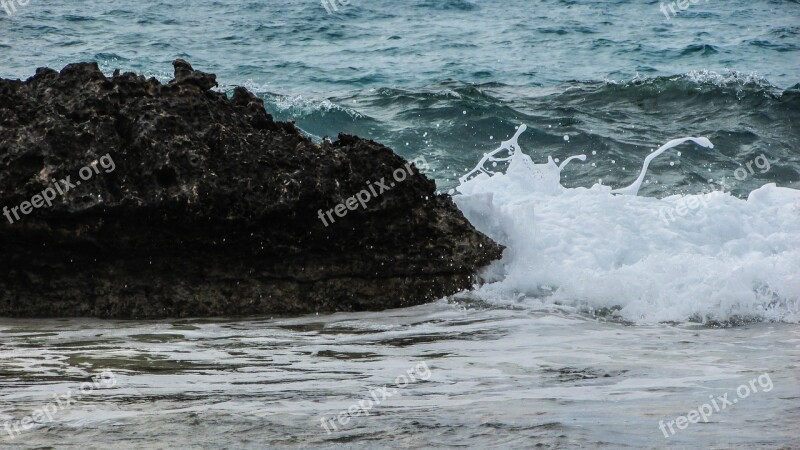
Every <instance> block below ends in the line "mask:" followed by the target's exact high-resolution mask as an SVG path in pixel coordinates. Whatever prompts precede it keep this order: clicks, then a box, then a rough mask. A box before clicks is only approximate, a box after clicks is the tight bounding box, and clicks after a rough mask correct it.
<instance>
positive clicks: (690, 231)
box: [453, 125, 800, 323]
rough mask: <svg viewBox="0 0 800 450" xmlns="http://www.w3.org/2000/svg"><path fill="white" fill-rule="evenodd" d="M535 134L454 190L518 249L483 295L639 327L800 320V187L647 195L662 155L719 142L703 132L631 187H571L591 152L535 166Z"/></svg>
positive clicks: (489, 277) (465, 207)
mask: <svg viewBox="0 0 800 450" xmlns="http://www.w3.org/2000/svg"><path fill="white" fill-rule="evenodd" d="M525 129H526V127H525V126H524V125H523V126H520V127H519V129H518V130H517V132H516V134H515V135H514V136H513V137H512V138H511V139H509V140H508V141H504V142H503V143H502V144H501V146H500V147H499V148H498V149H496V150H494V151H492V152H490V153H487V154H486V155H484V156H483V158H482V159H481V161H480V163H479V164H478V166H477V167H476V168H475V169H473V170H472V171H470V172H469V173H467V174H466V175H465V176H464V177H462V178H461V180H460V181H461V183H460V185H459V187H458V188H457V190H458V194H457V195H455V196H454V197H453V199H454V201H455V202H456V204H457V205H458V206H459V208H460V209H461V211H462V212H463V213H464V215H465V216H466V217H467V218H468V219H469V220H470V221H471V222H472V224H473V225H474V226H475V227H476V228H477V229H479V230H480V231H482V232H483V233H485V234H487V235H488V236H490V237H492V238H493V239H495V240H496V241H498V242H500V243H502V244H504V245H505V246H506V247H507V250H506V252H505V253H504V256H503V259H502V260H501V261H499V262H498V263H495V264H494V265H493V266H491V267H489V268H488V269H487V270H486V271H485V272H484V273H483V277H484V281H486V283H485V284H483V285H482V286H481V287H479V288H477V290H476V291H475V292H474V294H475V295H478V296H480V297H481V298H482V300H485V301H489V302H496V303H514V304H518V303H520V302H522V303H524V304H529V305H539V306H548V307H550V305H553V304H555V305H559V307H563V308H574V309H579V310H582V311H589V312H595V313H596V312H598V311H605V312H609V311H611V314H612V315H613V316H615V317H618V318H620V319H623V320H627V321H631V322H635V323H656V322H663V321H674V322H685V321H697V322H704V323H716V322H724V323H737V322H741V321H752V320H767V321H783V322H800V277H798V276H797V275H798V274H800V220H798V219H800V217H798V214H797V211H796V206H795V205H797V204H799V203H800V191H797V190H794V189H788V188H779V187H777V186H775V184H767V185H765V186H762V187H761V188H759V189H757V190H755V191H753V192H751V193H750V195H749V196H748V198H747V199H746V200H744V199H739V198H736V197H733V196H731V195H730V194H728V193H725V192H711V193H708V194H699V195H686V196H683V195H673V196H670V197H666V198H663V199H657V198H652V197H641V196H638V195H637V194H638V192H639V188H640V187H641V183H642V180H643V179H644V177H645V174H646V172H647V169H648V166H649V164H650V163H651V162H652V161H653V159H654V158H656V157H658V156H659V155H660V154H663V153H664V152H666V151H667V150H669V149H672V148H675V147H676V146H678V145H680V144H683V143H686V142H689V141H691V142H694V143H695V144H697V145H699V146H701V147H706V148H713V145H712V144H711V142H710V141H708V139H706V138H702V137H687V138H682V139H675V140H672V141H669V142H667V143H666V144H664V145H663V146H661V147H660V148H659V149H658V150H657V151H655V152H653V153H651V154H650V155H648V156H647V158H646V159H645V162H644V164H643V166H642V170H641V172H640V174H639V176H638V177H637V179H636V181H634V182H633V183H632V184H631V185H630V186H627V187H623V188H618V189H612V188H610V187H608V186H603V185H599V184H596V185H594V186H592V187H591V188H585V187H579V188H572V189H568V188H565V187H563V186H562V185H561V184H560V174H561V172H562V170H563V169H564V167H566V165H567V164H568V163H569V162H571V161H573V160H576V159H578V160H581V161H583V160H585V159H586V157H585V155H576V156H573V157H571V158H568V159H567V160H566V161H564V162H563V163H562V164H561V165H560V166H559V165H557V164H556V162H555V161H554V160H553V159H552V158H551V157H548V161H547V162H546V163H544V164H536V163H534V162H533V160H532V159H531V158H530V157H529V156H528V155H526V154H524V153H523V152H522V149H521V147H520V146H519V142H518V141H519V137H520V135H521V134H522V133H523V132H524V131H525ZM502 167H505V171H503V170H501V169H502ZM687 203H688V204H695V205H697V207H694V208H685V207H683V208H682V207H681V205H685V204H687ZM665 211H678V212H679V213H678V214H674V213H673V214H671V215H668V214H665Z"/></svg>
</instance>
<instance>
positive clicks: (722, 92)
mask: <svg viewBox="0 0 800 450" xmlns="http://www.w3.org/2000/svg"><path fill="white" fill-rule="evenodd" d="M331 11H332V13H331V14H329V13H328V12H327V10H326V9H325V8H324V7H323V5H322V3H321V2H320V1H313V0H286V1H279V2H260V1H234V2H220V1H208V0H199V1H191V2H189V1H172V2H162V1H138V2H125V3H122V2H118V1H109V0H104V1H101V0H92V1H84V2H67V1H47V2H44V1H37V0H31V2H30V3H29V4H28V5H27V6H25V7H22V6H19V7H17V11H16V12H15V13H14V15H12V16H6V15H4V14H2V12H1V11H0V52H2V62H1V63H0V76H3V77H13V78H22V79H24V78H27V77H28V76H31V75H32V74H33V73H34V70H35V69H36V67H39V66H51V67H54V68H57V69H60V68H61V67H63V66H64V65H65V64H67V63H70V62H75V61H97V62H98V63H99V64H100V65H101V67H103V68H104V69H105V70H107V71H108V72H109V73H110V72H111V71H113V69H114V68H120V69H122V70H133V71H137V72H141V73H145V74H148V75H153V76H156V77H158V78H160V79H162V80H165V81H166V80H169V79H170V77H171V75H172V67H171V61H172V60H173V59H174V58H178V57H180V58H185V59H187V60H188V61H190V62H191V63H192V64H193V65H194V66H195V67H196V68H198V69H201V70H204V71H209V72H214V73H216V74H217V75H218V79H219V80H220V82H221V83H223V84H224V85H225V86H226V87H227V88H228V89H230V87H231V86H234V85H246V86H248V87H250V88H251V89H253V90H255V91H257V92H258V93H259V94H260V95H261V96H262V97H263V98H264V99H265V100H266V101H267V107H268V110H269V111H270V112H272V113H273V114H275V115H276V116H277V117H278V118H280V119H285V120H295V121H296V122H297V124H298V125H299V126H300V127H301V128H302V129H303V130H305V131H307V132H308V133H310V134H312V135H313V136H316V137H318V138H321V137H323V136H326V135H327V136H331V137H335V136H336V135H337V134H338V133H339V132H346V133H350V134H358V135H361V136H364V137H369V138H373V139H375V140H378V141H380V142H383V143H386V144H387V145H389V146H390V147H392V148H394V149H396V150H397V151H398V152H399V153H401V154H403V155H404V156H407V157H412V156H418V155H425V156H426V157H428V156H430V157H431V158H428V161H429V162H431V163H432V164H433V165H434V166H435V167H436V168H437V172H436V173H434V174H433V176H434V177H435V178H436V179H437V182H438V183H439V185H440V186H441V187H442V188H443V189H449V188H451V187H453V186H454V185H455V184H456V183H455V179H456V178H457V175H461V174H463V172H464V170H465V169H466V168H468V166H469V168H471V164H472V163H473V162H474V161H475V159H476V158H477V157H479V155H480V154H481V153H482V152H484V151H486V149H487V147H489V148H490V147H492V146H493V145H494V144H495V143H497V140H498V139H500V138H505V137H506V136H508V135H510V134H513V127H514V126H516V125H518V124H519V123H521V122H525V123H527V124H528V125H529V126H530V127H531V129H532V132H530V133H528V134H527V135H526V136H525V137H523V142H522V143H523V145H525V144H527V146H526V148H528V149H532V150H531V151H532V152H533V154H534V155H537V156H538V157H541V158H546V156H547V155H548V154H552V155H553V156H554V157H558V156H562V157H563V156H565V155H567V154H569V153H570V152H573V153H574V151H575V150H576V149H579V150H580V151H598V152H602V153H603V154H604V155H606V154H607V155H608V159H609V160H610V159H613V160H615V161H618V162H619V163H627V164H628V165H629V166H631V165H632V166H639V165H640V162H641V157H638V156H634V155H633V154H634V153H637V152H641V151H643V150H644V151H646V150H647V149H649V148H652V147H653V146H657V145H658V144H659V143H661V142H664V141H666V140H668V139H671V138H673V137H675V136H679V135H680V136H683V135H690V134H702V135H705V136H707V137H709V138H710V139H711V140H712V141H713V142H715V144H717V145H716V150H715V151H713V152H707V153H704V154H700V155H687V159H686V160H685V161H684V164H683V165H681V166H680V167H679V168H667V167H666V166H664V165H661V164H658V163H657V164H656V165H655V166H654V170H653V177H654V181H658V182H659V183H658V184H659V185H658V186H657V185H656V183H653V184H652V185H651V186H648V187H646V189H645V193H646V194H649V195H663V194H667V193H672V192H679V191H680V192H683V191H687V190H689V191H698V190H701V189H702V184H703V183H704V182H705V181H706V179H707V178H711V179H713V178H715V176H716V178H719V176H721V175H722V174H724V173H726V172H727V171H731V170H734V169H735V168H736V167H738V165H740V164H743V162H744V161H747V160H751V159H753V158H754V157H756V156H757V155H759V154H761V153H764V152H766V153H767V154H768V156H771V157H772V158H774V159H775V160H779V161H780V164H778V165H777V167H776V170H774V171H771V172H770V173H769V174H768V176H760V175H756V176H754V177H750V178H749V179H748V180H747V183H745V184H744V185H742V186H737V188H736V189H737V192H738V193H739V194H746V193H747V192H749V190H751V189H753V188H755V187H757V186H760V185H761V184H764V183H765V182H772V181H774V182H778V183H779V184H781V185H791V184H792V183H797V181H798V179H800V177H798V174H799V173H800V159H798V156H797V155H798V152H797V151H796V149H797V148H798V146H800V131H798V129H797V123H800V94H798V91H797V88H798V84H799V83H800V3H798V2H796V1H744V0H737V1H707V2H702V1H701V2H699V3H697V4H691V3H690V6H689V7H688V8H687V9H686V10H685V11H679V12H678V13H677V14H676V15H675V16H670V18H667V17H666V16H665V15H664V13H663V12H662V11H661V10H660V3H658V2H654V1H647V2H631V1H619V0H615V1H584V2H579V1H567V0H545V1H541V2H530V1H524V0H502V1H501V0H486V1H477V0H475V1H468V0H407V1H402V2H378V1H368V0H351V1H350V4H349V6H343V5H340V4H339V6H338V11H337V12H333V10H332V9H331ZM790 88H794V89H790ZM564 134H569V135H570V136H571V139H570V141H569V142H568V143H565V142H564V141H563V139H562V137H563V135H564ZM708 168H711V173H710V174H709V173H707V172H708ZM619 172H620V171H619V170H615V167H612V166H611V165H610V164H608V163H607V162H606V163H604V164H598V165H597V166H596V167H595V168H587V167H584V166H579V165H576V166H574V167H573V168H572V171H571V172H569V181H568V183H570V182H573V183H574V184H575V185H585V184H586V183H587V182H588V181H590V180H596V179H598V178H603V179H605V180H609V181H619V182H624V180H626V179H627V178H626V177H630V176H631V175H632V174H621V173H619Z"/></svg>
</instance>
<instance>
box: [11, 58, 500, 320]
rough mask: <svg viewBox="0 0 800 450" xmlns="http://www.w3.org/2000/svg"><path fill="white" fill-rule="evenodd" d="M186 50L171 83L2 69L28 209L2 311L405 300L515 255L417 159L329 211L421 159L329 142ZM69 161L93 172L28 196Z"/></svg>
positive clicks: (377, 304)
mask: <svg viewBox="0 0 800 450" xmlns="http://www.w3.org/2000/svg"><path fill="white" fill-rule="evenodd" d="M174 66H175V79H174V80H172V81H171V82H169V83H168V84H166V85H164V84H161V83H159V82H158V81H157V80H155V79H153V78H151V79H149V80H146V79H145V78H144V77H142V76H140V75H137V74H134V73H130V72H128V73H123V74H119V72H115V73H114V75H113V76H112V77H111V78H108V77H106V76H105V75H104V74H103V73H102V72H101V71H100V70H99V69H98V67H97V65H96V64H93V63H81V64H70V65H68V66H66V67H65V68H64V69H63V70H61V72H56V71H54V70H51V69H39V70H37V71H36V75H34V76H33V77H32V78H30V79H28V80H27V81H25V82H21V81H18V80H2V79H0V174H2V175H0V207H6V208H8V211H9V217H11V219H12V221H13V223H10V221H9V220H8V217H0V220H2V224H0V249H1V250H2V256H3V257H2V258H0V316H15V317H22V316H27V317H35V316H97V317H109V318H111V317H113V318H162V317H185V316H210V315H214V316H217V315H228V316H234V315H254V314H267V315H268V314H301V313H311V312H332V311H351V310H375V309H384V308H393V307H401V306H409V305H415V304H420V303H423V302H427V301H431V300H435V299H437V298H440V297H443V296H446V295H449V294H453V293H455V292H457V291H459V290H462V289H465V288H469V287H470V286H471V284H472V283H473V282H474V279H473V276H472V275H473V274H474V273H475V271H476V270H477V269H478V268H479V267H481V266H483V265H486V264H488V263H489V262H490V261H492V260H494V259H497V258H499V257H500V255H501V252H502V247H500V246H498V245H497V244H495V243H494V242H492V241H491V240H489V239H488V238H487V237H486V236H484V235H482V234H480V233H479V232H477V231H476V230H475V229H474V228H473V227H472V226H471V225H470V224H469V223H468V222H467V221H466V219H465V218H464V217H463V216H462V214H461V213H460V212H459V211H458V209H457V208H456V207H455V205H454V204H453V202H452V200H451V199H450V198H449V197H447V196H440V195H435V194H434V189H435V185H434V183H433V181H431V180H429V179H428V178H426V177H425V176H424V175H422V174H420V173H419V171H418V170H417V169H416V168H412V169H411V172H412V175H409V176H408V179H406V180H405V181H403V182H401V183H397V185H396V186H395V187H393V188H392V189H391V190H390V191H388V192H385V193H383V194H382V195H380V196H378V197H376V198H374V199H372V200H371V201H370V202H369V203H368V204H367V207H366V209H363V208H360V207H359V208H358V209H356V210H354V211H349V212H348V213H347V215H346V216H345V217H344V218H338V217H336V222H335V223H332V224H330V226H328V227H326V226H324V225H323V223H322V221H321V220H320V219H319V216H318V211H319V210H320V209H321V210H324V211H327V210H330V209H331V208H334V207H335V206H336V205H337V204H339V203H341V202H343V201H345V199H347V198H348V197H351V196H353V195H355V194H356V193H358V192H359V191H362V190H363V189H365V187H366V186H367V183H368V182H376V181H379V180H380V179H381V178H385V179H386V180H387V183H388V180H392V173H393V171H394V170H395V169H400V168H403V167H404V166H405V165H406V161H404V160H403V159H402V158H400V157H399V156H397V155H396V154H395V153H394V152H392V150H390V149H388V148H386V147H384V146H382V145H380V144H378V143H375V142H373V141H368V140H364V139H360V138H357V137H354V136H347V135H340V136H339V140H338V141H336V142H323V143H321V144H316V143H314V142H313V141H311V140H310V139H309V138H307V137H306V136H305V135H303V134H302V133H301V132H300V131H299V130H298V129H297V128H296V127H295V126H294V125H293V124H292V123H281V122H275V121H274V120H273V118H272V116H270V115H269V114H268V113H267V112H266V111H265V110H264V105H263V102H262V101H261V100H260V99H259V98H257V97H256V96H254V95H253V94H251V93H250V92H248V91H247V90H246V89H244V88H236V89H235V90H234V92H233V97H232V98H231V99H228V97H227V96H226V95H225V94H224V93H219V92H214V91H211V90H210V89H211V88H212V87H214V86H216V85H217V83H216V77H215V76H214V75H210V74H205V73H203V72H200V71H196V70H193V69H192V67H191V66H190V65H189V64H188V63H187V62H185V61H182V60H177V61H175V63H174ZM106 155H107V156H106ZM112 163H113V164H112ZM87 165H93V166H94V167H95V168H96V169H97V170H95V171H94V172H91V174H92V175H91V178H90V179H86V180H83V179H82V178H81V175H80V174H84V175H86V174H87V172H86V170H90V171H92V170H94V169H91V166H90V168H89V169H85V167H86V166H87ZM112 166H113V167H112ZM82 169H83V172H81V170H82ZM67 176H69V177H71V178H70V180H71V183H73V184H76V186H75V187H74V188H71V189H69V190H68V191H67V192H65V193H64V194H63V195H61V194H59V195H56V196H55V198H53V199H52V200H49V202H50V203H51V204H52V206H48V205H47V204H42V203H44V202H42V201H41V200H42V199H41V198H40V199H39V200H40V201H39V202H36V203H39V204H40V205H41V207H39V208H33V207H31V206H30V205H28V207H29V208H31V209H32V212H30V213H29V214H27V215H25V214H23V212H24V211H23V210H22V209H20V208H18V207H19V206H20V205H21V204H23V202H30V201H31V199H32V198H34V196H35V195H37V194H41V193H43V192H45V191H46V190H47V189H52V190H53V191H52V192H55V190H56V187H55V185H54V183H57V184H58V186H59V188H61V187H62V186H63V184H60V183H59V182H58V180H62V179H65V178H66V177H67ZM77 181H80V182H81V185H77ZM52 192H47V194H44V195H46V196H52ZM13 208H17V209H16V210H14V211H12V209H13ZM14 214H17V215H18V216H19V217H20V220H14Z"/></svg>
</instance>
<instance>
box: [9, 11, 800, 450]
mask: <svg viewBox="0 0 800 450" xmlns="http://www.w3.org/2000/svg"><path fill="white" fill-rule="evenodd" d="M345 3H347V4H344V3H341V2H339V1H337V2H336V3H331V2H328V3H325V2H320V1H312V0H286V1H280V2H258V1H231V2H221V1H210V0H197V1H192V2H189V1H173V2H162V1H138V2H119V1H111V0H102V1H99V0H97V1H93V0H87V1H84V2H67V1H63V0H52V1H44V0H30V2H29V3H27V4H26V5H25V6H22V5H19V4H17V3H11V2H10V0H6V2H5V3H3V4H0V76H2V77H4V78H20V79H25V78H27V77H29V76H31V75H32V74H33V73H34V71H35V69H36V68H37V67H40V66H49V67H53V68H56V69H60V68H61V67H63V66H64V65H65V64H67V63H70V62H75V61H97V62H98V63H99V64H100V66H101V68H103V70H105V71H107V72H108V73H109V74H110V73H111V72H112V71H113V70H114V69H115V68H120V69H122V70H131V71H136V72H140V73H145V74H147V75H149V76H154V77H156V78H158V79H160V80H162V81H168V80H169V79H170V78H171V75H172V67H171V61H172V60H173V59H175V58H179V57H180V58H184V59H186V60H188V61H189V62H191V63H192V64H193V65H194V67H195V68H196V69H200V70H204V71H207V72H213V73H216V74H217V75H218V80H219V82H220V84H221V86H220V89H221V90H223V91H226V92H231V91H232V89H233V87H234V86H239V85H242V86H246V87H248V88H249V89H251V90H253V91H254V92H256V93H257V95H259V96H260V97H261V98H263V99H264V100H265V105H266V108H267V110H268V111H269V112H270V113H271V114H273V115H274V116H276V118H278V119H281V120H294V121H295V122H296V124H297V125H298V126H299V127H300V128H301V129H302V130H304V131H305V132H306V133H308V134H309V135H310V136H312V137H313V138H315V139H322V138H324V137H326V136H328V137H331V138H334V139H335V136H336V135H337V134H338V133H339V132H344V133H349V134H357V135H359V136H363V137H367V138H371V139H375V140H377V141H379V142H382V143H385V144H387V145H389V146H390V147H392V148H394V149H395V150H396V151H397V152H398V153H399V154H401V155H403V156H405V157H408V158H414V157H418V156H424V157H425V158H426V160H427V161H428V163H429V164H430V165H431V166H432V170H431V171H430V172H429V173H428V175H429V176H430V177H431V178H433V179H435V180H436V182H437V186H438V188H439V190H440V191H441V192H442V193H444V194H448V195H453V196H454V200H455V201H456V203H457V204H458V206H459V207H460V208H461V210H462V211H463V212H464V214H465V215H466V217H467V218H468V219H469V220H470V221H471V222H472V223H473V225H475V226H476V228H478V229H479V230H481V231H483V232H484V233H486V234H487V235H489V236H491V237H492V238H493V239H495V240H497V241H498V242H501V243H502V244H504V245H505V246H506V247H507V250H506V252H505V254H504V256H503V259H502V260H501V261H498V262H496V263H495V264H493V265H492V266H490V267H488V268H486V269H484V270H483V271H482V273H481V277H482V281H483V284H481V285H480V286H476V287H475V288H474V289H472V290H470V291H467V292H462V293H460V294H458V295H455V296H452V297H449V298H445V299H441V300H439V301H438V302H436V303H434V304H431V305H425V306H421V307H415V308H408V309H402V310H392V311H385V312H373V313H353V314H335V315H317V316H308V317H300V318H277V317H276V318H270V317H264V318H248V319H244V318H223V319H203V320H200V319H197V320H171V321H170V320H165V321H155V322H118V321H113V322H112V321H99V320H89V319H71V320H10V319H1V318H0V448H42V447H56V448H60V447H75V448H109V447H112V446H113V447H117V448H175V447H179V448H231V449H238V448H265V447H301V448H309V447H310V448H372V447H378V448H382V447H404V448H446V447H460V448H531V447H537V446H539V447H543V448H613V449H617V448H636V449H639V448H690V447H691V448H783V449H795V448H800V431H798V426H797V424H798V422H800V193H799V192H800V191H799V190H798V189H800V129H798V126H799V125H800V3H798V2H797V1H744V0H733V1H722V0H707V1H699V2H696V3H693V2H689V3H688V6H687V7H686V8H685V10H681V9H680V7H679V6H673V9H675V14H672V13H671V12H670V5H671V2H658V1H643V2H631V1H622V0H611V1H602V2H600V1H575V0H560V1H555V0H544V1H537V2H533V1H523V0H503V1H500V0H484V1H478V0H472V1H467V0H407V1H402V2H378V1H369V0H350V1H349V2H345ZM9 4H11V5H15V6H13V8H12V7H11V6H8V5H9ZM3 5H6V6H7V7H8V8H10V9H13V10H12V11H11V12H12V14H11V15H8V14H6V12H5V10H4V8H3ZM326 5H327V8H326ZM662 5H663V8H662ZM665 11H666V13H665ZM522 125H524V127H522ZM684 137H693V138H695V139H694V140H689V141H686V142H683V143H680V144H679V145H676V146H674V147H672V148H665V149H664V150H663V152H661V153H659V148H661V146H662V145H664V144H666V143H667V142H669V141H671V140H673V139H679V138H684ZM656 154H657V156H655V157H650V158H648V156H650V155H656ZM581 155H582V157H581V158H574V159H571V160H570V161H569V162H568V164H567V163H566V161H567V160H568V159H569V158H570V157H573V156H581ZM645 165H646V166H647V167H646V169H645V168H644V166H645ZM0 176H1V174H0ZM103 371H108V373H111V374H113V383H99V382H96V383H95V384H94V385H92V384H91V381H90V380H91V378H92V377H93V376H96V375H97V374H99V373H101V372H103ZM84 382H90V384H89V385H85V386H94V388H93V389H85V392H80V388H81V387H82V386H84V385H82V383H84ZM742 386H744V388H742ZM384 387H385V390H381V389H382V388H384ZM70 392H72V393H73V396H72V399H73V400H74V401H72V402H71V403H69V404H66V403H64V401H62V402H59V401H58V399H59V398H61V397H59V396H63V395H65V394H67V393H70ZM379 392H380V393H379ZM745 394H746V395H745ZM726 395H727V397H726V401H723V400H722V399H721V397H725V396H726ZM54 396H55V397H54ZM727 399H729V400H730V403H727ZM351 407H352V410H351V411H355V412H350V413H347V411H348V409H349V408H351ZM36 410H49V411H53V414H50V415H42V414H39V415H37V416H35V417H34V422H36V423H35V425H33V426H32V427H31V429H29V430H24V431H22V432H21V433H16V432H15V431H14V428H13V427H14V425H15V424H17V426H19V424H20V422H19V421H21V420H23V419H24V418H25V417H29V416H31V415H32V414H34V412H35V411H36ZM692 410H694V411H695V414H694V415H693V414H691V413H690V411H692ZM342 411H345V413H342ZM701 413H703V414H702V417H701V418H699V419H698V417H697V415H699V414H701ZM340 414H341V415H340ZM351 416H352V417H351ZM680 416H684V417H687V419H683V420H682V419H680V418H679V417H680ZM695 419H696V420H695ZM694 422H696V423H694ZM6 424H8V426H9V427H10V430H11V431H9V428H8V427H5V425H6ZM683 425H685V426H683Z"/></svg>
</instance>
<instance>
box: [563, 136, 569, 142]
mask: <svg viewBox="0 0 800 450" xmlns="http://www.w3.org/2000/svg"><path fill="white" fill-rule="evenodd" d="M564 140H565V141H567V142H569V135H568V134H565V135H564Z"/></svg>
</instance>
